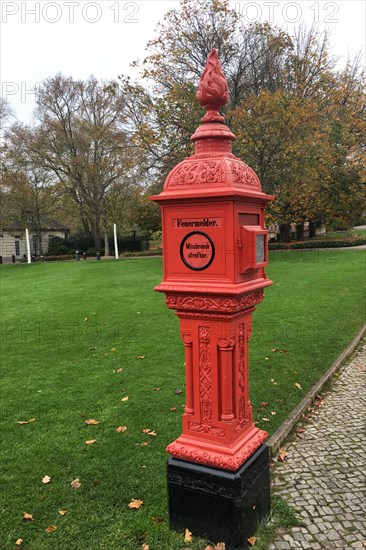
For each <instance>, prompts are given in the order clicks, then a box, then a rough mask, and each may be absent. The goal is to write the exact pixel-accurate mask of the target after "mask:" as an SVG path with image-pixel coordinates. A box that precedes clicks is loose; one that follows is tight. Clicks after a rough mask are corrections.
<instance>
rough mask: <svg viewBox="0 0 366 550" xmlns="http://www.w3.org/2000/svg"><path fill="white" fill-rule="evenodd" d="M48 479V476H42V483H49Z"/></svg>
mask: <svg viewBox="0 0 366 550" xmlns="http://www.w3.org/2000/svg"><path fill="white" fill-rule="evenodd" d="M50 481H51V478H50V476H44V478H42V483H49V482H50Z"/></svg>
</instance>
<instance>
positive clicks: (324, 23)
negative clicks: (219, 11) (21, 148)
mask: <svg viewBox="0 0 366 550" xmlns="http://www.w3.org/2000/svg"><path fill="white" fill-rule="evenodd" d="M230 4H231V6H232V7H233V8H235V9H236V10H240V12H241V13H242V14H243V16H244V17H245V19H246V20H247V21H248V22H254V21H265V20H267V21H270V22H271V23H273V24H277V25H279V26H281V27H284V28H287V29H288V30H290V31H291V29H292V28H293V26H294V25H296V26H297V25H298V24H299V23H300V22H305V23H306V24H307V25H309V26H310V25H311V24H312V23H313V22H314V21H315V22H316V23H318V24H319V26H320V27H321V28H325V27H326V28H329V29H331V31H332V39H331V41H332V44H333V51H334V53H335V54H336V55H337V56H339V57H340V58H341V60H342V59H343V60H344V59H345V58H346V57H347V55H348V54H350V55H351V56H353V55H354V54H355V53H357V52H358V51H360V50H363V52H364V51H365V49H364V48H365V32H366V23H365V18H366V15H365V2H364V1H363V0H336V1H334V2H331V1H327V0H320V1H315V0H297V1H294V2H293V1H287V0H277V1H276V0H273V1H272V0H267V1H266V0H263V1H262V0H260V1H258V0H257V1H247V0H239V1H232V2H230ZM178 6H179V2H178V0H133V1H131V2H130V1H126V0H123V1H122V0H97V1H94V2H93V1H89V0H56V1H51V0H40V1H32V0H26V1H20V0H9V1H7V0H1V3H0V9H1V29H0V30H1V65H0V68H1V74H0V77H1V95H2V96H3V97H4V98H6V99H7V100H8V101H9V103H10V104H11V106H12V108H13V110H14V111H15V113H16V116H17V117H18V118H19V119H20V120H21V121H24V122H30V121H31V118H32V111H33V108H34V94H33V93H32V92H31V90H32V88H34V86H35V85H36V84H37V83H38V82H41V81H42V80H44V79H45V78H47V77H50V76H54V75H55V74H56V73H57V72H59V71H61V72H62V73H63V74H65V75H68V76H69V75H71V76H73V77H74V78H82V79H86V78H88V76H90V75H91V74H94V75H95V76H96V77H97V78H101V79H115V78H116V77H117V76H118V75H119V74H122V73H123V74H130V75H131V76H135V75H136V73H134V72H133V71H132V69H131V68H130V63H131V62H132V61H133V60H135V59H137V58H143V57H144V56H145V55H146V52H145V47H146V43H147V41H148V40H149V39H151V38H153V37H154V29H155V27H156V25H157V23H158V21H159V20H162V18H163V16H164V14H165V13H166V11H168V10H169V9H172V8H175V7H178ZM363 62H364V57H363Z"/></svg>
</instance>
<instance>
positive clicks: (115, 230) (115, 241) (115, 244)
mask: <svg viewBox="0 0 366 550" xmlns="http://www.w3.org/2000/svg"><path fill="white" fill-rule="evenodd" d="M113 233H114V253H115V256H116V260H118V243H117V226H116V224H115V223H114V224H113Z"/></svg>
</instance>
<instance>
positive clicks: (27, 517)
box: [23, 512, 33, 521]
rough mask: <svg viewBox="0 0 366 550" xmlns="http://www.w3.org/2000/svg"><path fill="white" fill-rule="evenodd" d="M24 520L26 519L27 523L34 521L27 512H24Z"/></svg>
mask: <svg viewBox="0 0 366 550" xmlns="http://www.w3.org/2000/svg"><path fill="white" fill-rule="evenodd" d="M23 519H25V520H27V521H33V515H32V514H28V513H27V512H23Z"/></svg>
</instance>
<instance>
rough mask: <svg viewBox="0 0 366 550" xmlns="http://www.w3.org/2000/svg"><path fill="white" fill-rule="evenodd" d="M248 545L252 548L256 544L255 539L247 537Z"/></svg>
mask: <svg viewBox="0 0 366 550" xmlns="http://www.w3.org/2000/svg"><path fill="white" fill-rule="evenodd" d="M247 541H248V543H249V545H250V546H254V545H255V543H256V542H257V539H256V537H249V539H247Z"/></svg>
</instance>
